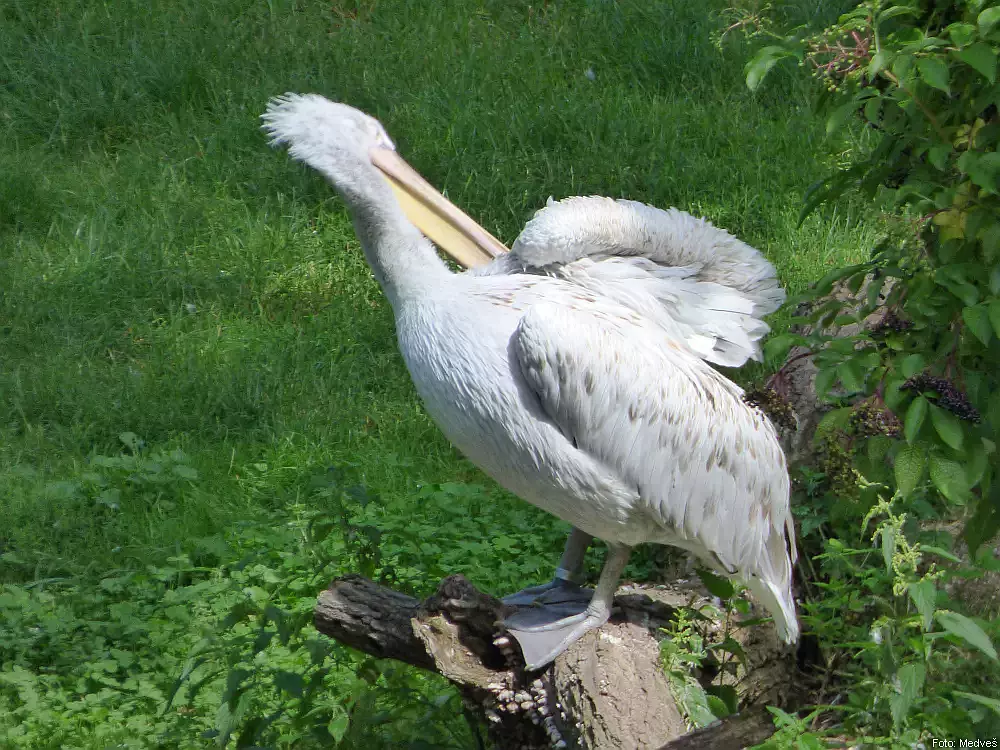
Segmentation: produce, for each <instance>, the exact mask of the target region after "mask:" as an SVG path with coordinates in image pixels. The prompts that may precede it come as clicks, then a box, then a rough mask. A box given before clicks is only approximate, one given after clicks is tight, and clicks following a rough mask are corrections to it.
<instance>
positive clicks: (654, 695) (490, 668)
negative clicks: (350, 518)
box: [314, 575, 794, 750]
mask: <svg viewBox="0 0 1000 750" xmlns="http://www.w3.org/2000/svg"><path fill="white" fill-rule="evenodd" d="M707 601H708V599H707V597H706V595H705V592H703V591H702V590H701V589H700V586H698V585H695V584H684V583H682V584H678V585H676V586H672V587H664V586H655V587H654V586H648V587H629V588H622V589H620V590H619V592H618V595H617V596H616V600H615V602H616V615H615V616H614V617H613V618H612V620H611V621H610V622H609V623H607V624H606V625H604V626H603V627H601V628H599V629H597V630H594V631H592V632H590V633H588V634H587V635H586V636H584V638H582V639H581V640H580V641H579V642H577V643H576V644H574V645H573V646H572V647H571V648H570V649H568V650H567V651H566V652H565V653H564V654H562V655H561V656H560V657H559V658H557V659H556V661H555V663H554V664H552V665H550V666H549V667H548V668H546V669H544V670H541V671H539V672H535V673H527V672H526V671H525V670H524V663H523V661H522V660H521V656H520V653H519V652H518V650H517V646H516V642H515V641H513V639H510V638H508V637H507V636H505V635H504V633H503V632H502V628H501V627H500V626H499V625H498V624H497V623H498V621H499V620H501V619H502V618H503V617H504V615H505V613H506V612H507V611H508V610H507V608H506V607H505V605H504V604H503V603H502V602H500V601H499V600H498V599H496V598H494V597H492V596H490V595H488V594H485V593H483V592H481V591H479V590H478V589H476V588H475V587H474V586H473V585H472V584H470V583H469V582H468V581H467V580H466V579H465V578H463V577H462V576H459V575H454V576H449V577H448V578H445V579H444V580H443V581H442V582H441V584H440V585H439V587H438V590H437V592H436V593H435V594H434V595H432V596H430V597H429V598H428V599H426V600H425V601H423V602H421V601H419V600H417V599H415V598H413V597H410V596H407V595H405V594H401V593H399V592H397V591H393V590H392V589H389V588H386V587H384V586H381V585H379V584H377V583H374V582H373V581H370V580H368V579H366V578H362V577H361V576H357V575H348V576H345V577H343V578H339V579H337V580H335V581H333V583H331V585H330V588H329V589H328V590H327V591H324V592H323V593H322V594H320V596H319V600H318V603H317V605H316V609H315V613H314V620H315V624H316V628H317V629H318V630H319V631H320V632H321V633H324V634H326V635H328V636H329V637H331V638H334V639H335V640H337V641H338V642H340V643H342V644H344V645H346V646H350V647H352V648H356V649H358V650H360V651H363V652H365V653H367V654H370V655H372V656H375V657H378V658H390V659H396V660H399V661H402V662H406V663H407V664H411V665H413V666H415V667H419V668H421V669H427V670H431V671H434V672H437V673H439V674H441V675H443V676H444V677H446V678H447V679H448V680H450V681H451V682H452V683H453V684H454V685H455V686H456V687H457V688H458V690H459V692H460V693H461V695H462V697H463V699H464V701H465V703H466V706H467V707H468V708H469V709H470V710H471V711H472V712H473V713H475V714H476V715H478V716H479V717H480V718H481V719H482V720H483V722H484V723H485V725H486V726H487V727H488V734H489V737H490V740H491V741H492V743H493V745H494V747H496V748H498V750H514V749H515V748H516V749H517V750H522V749H534V748H538V749H539V750H541V749H543V748H567V747H573V748H581V749H584V750H640V749H643V748H649V749H650V750H652V749H653V748H661V747H666V748H670V750H684V748H688V747H696V746H697V747H719V748H733V750H735V748H737V747H743V746H749V745H752V744H755V743H757V742H760V741H761V740H762V739H763V737H766V736H767V735H766V734H763V735H762V731H764V727H765V726H766V727H769V722H767V721H764V722H762V721H760V720H759V718H758V720H756V721H755V722H753V723H752V724H747V723H746V722H745V720H744V721H743V722H742V723H741V722H739V721H735V720H728V721H725V722H720V723H718V724H716V725H712V726H710V727H707V728H705V729H702V730H699V732H700V733H699V734H698V735H697V736H699V737H700V739H699V742H700V743H702V744H699V745H691V744H687V745H676V746H675V745H673V744H667V743H670V742H671V741H679V740H678V738H682V737H684V736H685V735H687V733H688V727H687V725H686V723H685V721H684V718H683V717H682V715H681V712H680V710H679V709H678V707H677V705H676V703H675V701H674V697H673V695H672V693H671V690H670V685H669V682H668V680H667V678H666V676H665V675H664V672H663V669H662V667H661V665H660V659H659V645H658V640H657V636H658V635H659V636H662V628H664V627H665V626H667V625H668V624H669V623H670V621H671V620H672V619H673V617H674V615H675V611H676V608H677V607H679V606H684V605H687V604H690V603H694V604H695V605H696V606H699V603H707ZM737 637H739V636H737ZM744 637H745V638H747V639H752V641H753V644H752V645H751V643H750V642H749V640H748V641H747V644H746V645H747V647H748V648H747V651H748V654H749V656H750V657H751V658H750V664H751V667H750V670H749V672H748V673H747V674H744V675H743V677H742V679H741V680H740V681H739V682H738V683H737V684H736V688H737V691H738V693H739V694H740V695H741V697H745V698H747V699H748V700H755V701H764V700H768V701H775V700H778V701H780V700H782V698H783V697H784V695H785V694H786V692H787V689H788V686H789V685H790V683H791V679H790V678H791V674H792V672H793V670H794V664H793V662H792V660H791V657H790V655H789V653H788V652H787V650H785V649H782V648H781V646H780V644H779V641H778V640H777V637H776V635H775V634H774V632H773V627H771V626H758V627H756V628H752V629H749V630H747V631H745V634H744ZM739 716H743V714H740V715H739ZM754 716H758V714H754ZM772 731H773V730H772ZM768 733H769V732H768ZM740 742H745V745H741V744H739V743H740Z"/></svg>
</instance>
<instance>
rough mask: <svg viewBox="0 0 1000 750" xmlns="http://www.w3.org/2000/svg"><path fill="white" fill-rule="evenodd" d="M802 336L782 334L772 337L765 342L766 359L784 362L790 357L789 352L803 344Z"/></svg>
mask: <svg viewBox="0 0 1000 750" xmlns="http://www.w3.org/2000/svg"><path fill="white" fill-rule="evenodd" d="M802 340H803V339H802V336H799V335H797V334H794V333H782V334H780V335H778V336H771V338H769V339H768V340H767V341H765V342H764V359H767V360H779V359H780V360H783V359H785V357H787V356H788V352H789V350H790V349H791V348H792V347H793V346H798V345H800V344H801V343H802Z"/></svg>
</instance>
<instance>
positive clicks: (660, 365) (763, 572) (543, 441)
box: [263, 94, 798, 669]
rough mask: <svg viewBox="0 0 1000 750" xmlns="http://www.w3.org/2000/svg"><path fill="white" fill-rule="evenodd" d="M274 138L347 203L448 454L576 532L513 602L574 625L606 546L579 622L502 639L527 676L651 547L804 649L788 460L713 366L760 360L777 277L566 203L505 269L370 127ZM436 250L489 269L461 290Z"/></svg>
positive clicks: (722, 253)
mask: <svg viewBox="0 0 1000 750" xmlns="http://www.w3.org/2000/svg"><path fill="white" fill-rule="evenodd" d="M263 121H264V129H265V130H266V131H267V133H268V135H269V136H270V138H271V144H272V145H279V144H287V145H288V146H289V152H290V154H291V155H292V157H294V158H295V159H297V160H299V161H302V162H305V163H306V164H308V165H309V166H311V167H313V168H314V169H316V170H318V171H319V172H321V173H322V174H323V175H324V176H325V177H326V178H327V179H328V180H329V181H330V182H331V183H332V184H333V186H334V187H335V188H336V189H337V191H338V192H339V193H340V195H341V196H342V197H343V199H344V201H345V202H346V204H347V206H348V208H349V209H350V212H351V215H352V217H353V220H354V226H355V230H356V231H357V234H358V238H359V239H360V241H361V245H362V247H363V248H364V252H365V256H366V258H367V259H368V262H369V264H370V265H371V268H372V271H373V272H374V274H375V277H376V279H378V282H379V283H380V284H381V286H382V289H383V290H384V292H385V295H386V297H388V299H389V302H390V303H391V304H392V309H393V312H394V314H395V320H396V334H397V337H398V341H399V348H400V351H401V352H402V355H403V359H404V360H405V362H406V366H407V368H408V369H409V371H410V375H411V377H412V378H413V383H414V385H415V386H416V388H417V391H418V393H419V394H420V396H421V398H422V399H423V402H424V404H425V406H426V408H427V411H428V413H429V414H430V415H431V416H432V417H433V418H434V420H435V421H436V422H437V424H438V425H439V426H440V428H441V429H442V431H443V432H444V434H445V435H446V436H447V437H448V439H449V440H450V441H451V442H452V443H453V444H454V445H455V446H456V447H457V448H458V449H459V450H460V451H462V453H464V454H465V455H466V456H467V457H468V458H469V459H470V460H472V461H473V462H474V463H475V464H477V465H478V466H479V467H480V468H481V469H482V470H483V471H485V472H486V473H487V474H489V475H490V476H491V477H493V478H494V479H495V480H496V481H497V482H499V483H500V484H501V485H502V486H504V487H505V488H507V489H508V490H510V491H511V492H513V493H515V494H517V495H519V496H520V497H521V498H523V499H525V500H527V501H528V502H531V503H533V504H534V505H536V506H538V507H539V508H542V509H543V510H546V511H548V512H549V513H552V514H554V515H556V516H558V517H559V518H561V519H563V520H564V521H566V522H568V523H570V524H572V526H573V527H574V531H573V533H572V534H571V535H570V538H569V541H568V542H567V544H566V550H565V552H564V554H563V558H562V560H561V561H560V564H559V567H558V568H557V570H556V576H555V579H554V580H553V581H552V583H550V584H547V585H545V586H538V587H534V588H532V589H526V590H525V591H523V592H521V593H520V594H518V595H515V596H513V597H510V598H509V599H508V601H510V602H514V603H517V604H524V603H526V602H530V601H532V600H537V601H539V602H542V603H548V604H553V603H554V604H557V605H560V604H561V605H563V606H564V609H563V610H562V612H563V614H566V612H567V610H566V609H565V605H566V602H567V601H568V600H572V599H574V598H579V594H580V591H581V589H578V588H575V584H574V583H573V581H574V579H576V578H577V577H578V575H579V573H580V571H581V568H582V563H583V554H584V552H585V550H586V548H587V545H588V544H589V543H590V541H591V538H592V537H597V538H599V539H602V540H604V541H605V542H606V543H607V545H608V555H607V560H606V562H605V565H604V569H603V571H602V572H601V575H600V579H599V581H598V583H597V586H596V588H595V590H594V591H593V595H592V596H590V594H589V592H588V593H587V597H588V599H589V604H588V605H587V606H586V607H585V608H584V607H582V606H577V607H576V608H575V609H573V608H572V607H571V608H570V609H569V610H568V612H569V614H568V615H567V616H565V617H561V618H560V619H558V620H557V621H555V622H552V621H551V619H552V618H548V620H549V621H545V620H544V619H543V621H542V622H541V624H539V622H538V618H534V619H533V617H532V612H533V611H534V612H537V610H532V608H530V607H528V608H525V610H524V611H526V612H527V616H526V618H522V619H520V620H518V619H517V617H518V615H515V616H514V617H513V618H511V620H509V621H508V622H507V624H508V627H509V628H510V629H511V630H512V632H515V634H517V635H518V640H519V641H520V643H521V645H522V650H523V651H524V655H525V661H526V662H527V665H528V668H529V669H536V668H539V667H542V666H544V665H546V664H548V663H549V662H551V661H552V660H553V659H554V658H555V657H556V656H557V655H558V654H559V653H560V652H562V651H563V650H564V649H565V648H567V647H568V646H569V645H570V644H571V643H573V642H574V641H575V640H577V639H578V638H580V637H581V636H582V635H583V634H584V633H586V632H587V631H588V630H590V629H591V628H594V627H597V626H600V625H602V624H604V623H605V622H606V621H607V620H608V617H609V615H610V613H611V608H612V602H613V596H614V592H615V589H616V588H617V584H618V581H619V579H620V577H621V574H622V571H623V569H624V568H625V564H626V562H627V561H628V557H629V553H630V551H631V548H632V547H634V546H635V545H637V544H640V543H642V542H655V543H658V544H669V545H673V546H676V547H680V548H683V549H685V550H688V551H690V552H692V553H694V554H695V555H696V556H697V557H698V558H699V559H700V560H702V561H703V562H704V563H705V564H707V565H709V566H711V567H712V568H714V569H716V570H718V571H720V572H722V573H724V574H726V575H728V576H730V577H732V578H734V579H738V580H740V581H742V582H745V583H746V585H747V586H748V587H749V588H750V590H751V591H752V592H753V593H754V595H755V596H756V597H757V598H758V599H759V600H760V601H761V603H762V604H763V605H764V606H765V607H766V608H767V610H768V611H769V612H770V613H771V615H772V616H773V617H774V620H775V623H776V625H777V628H778V632H779V634H780V636H781V637H782V638H783V639H784V640H785V641H786V642H789V643H791V642H794V641H795V640H796V639H797V638H798V624H797V622H796V619H795V605H794V601H793V599H792V591H791V563H792V561H793V560H794V555H795V539H794V529H793V526H792V518H791V514H790V512H789V480H788V472H787V468H786V465H785V458H784V454H783V453H782V450H781V447H780V445H779V443H778V438H777V436H776V434H775V430H774V428H773V427H772V425H771V423H770V422H769V421H768V420H767V418H766V417H765V416H764V415H762V414H761V413H760V412H759V411H757V410H755V409H753V408H751V407H750V406H748V405H747V404H746V403H745V402H744V401H743V400H742V398H741V397H742V390H741V389H740V388H739V387H738V386H736V385H735V384H734V383H732V382H730V381H729V380H727V379H726V378H724V377H723V376H722V375H720V374H719V373H718V372H716V371H715V370H714V369H712V367H710V366H709V365H708V364H707V363H706V361H707V362H714V363H718V364H722V365H727V366H736V365H740V364H742V363H743V362H745V361H746V360H747V359H748V358H751V357H753V358H759V346H758V341H759V339H760V338H761V337H762V336H763V335H764V334H765V333H766V332H767V330H768V328H767V326H766V325H765V324H764V323H763V322H762V320H761V316H762V315H764V314H767V313H769V312H772V311H773V310H775V309H776V308H777V307H778V306H779V305H780V304H781V302H782V301H783V299H784V292H783V291H782V289H781V288H780V287H779V286H778V284H777V281H776V279H775V274H774V268H773V267H772V266H771V264H770V263H768V262H767V260H765V259H764V258H763V257H762V256H761V255H760V254H759V253H758V252H757V251H756V250H754V249H753V248H751V247H749V246H748V245H745V244H744V243H742V242H740V241H739V240H737V239H736V238H734V237H733V236H731V235H730V234H728V233H727V232H725V231H723V230H721V229H717V228H715V227H713V226H712V225H711V224H709V223H708V222H706V221H704V220H701V219H696V218H694V217H692V216H690V215H688V214H686V213H683V212H681V211H677V210H675V209H671V210H669V211H662V210H659V209H656V208H652V207H650V206H645V205H642V204H639V203H634V202H631V201H624V200H611V199H608V198H569V199H566V200H563V201H559V202H552V201H551V200H550V202H549V204H548V206H547V207H546V208H544V209H542V210H541V211H539V212H538V213H537V214H535V217H534V218H533V219H532V220H531V221H529V222H528V224H527V226H526V227H525V228H524V231H523V232H522V233H521V235H520V236H519V237H518V238H517V241H516V242H515V243H514V246H513V248H512V250H511V252H510V253H505V252H503V251H504V250H505V248H504V247H503V245H501V244H500V243H499V242H498V241H497V240H495V239H494V238H493V237H491V236H490V235H489V234H488V233H486V232H485V230H483V229H482V228H481V227H479V226H478V225H476V224H475V222H473V221H472V220H471V219H469V218H468V217H467V216H465V215H464V214H462V213H461V212H460V211H459V210H458V209H457V208H455V207H454V206H453V205H452V204H450V203H448V202H447V200H445V199H444V197H443V196H441V195H440V194H439V193H437V192H436V191H434V190H433V188H431V187H430V186H429V185H428V184H427V183H426V182H424V181H423V180H422V179H421V178H420V177H419V176H418V175H417V174H416V172H415V171H413V170H412V168H410V167H408V165H406V163H405V162H404V161H402V159H400V158H399V157H398V156H397V155H396V153H395V147H394V145H393V143H392V141H391V140H390V139H389V136H388V135H387V134H386V132H385V130H384V129H383V128H382V126H381V125H380V124H379V123H378V121H376V120H374V119H373V118H371V117H369V116H368V115H366V114H364V113H362V112H359V111H358V110H356V109H353V108H351V107H349V106H347V105H344V104H335V103H333V102H330V101H328V100H326V99H324V98H323V97H321V96H317V95H304V96H303V95H297V94H286V95H284V96H281V97H277V98H275V99H273V100H271V102H270V103H269V106H268V109H267V112H266V113H265V114H264V115H263ZM386 177H388V178H389V180H387V179H386ZM418 227H419V228H418ZM421 230H423V232H424V233H426V234H427V236H428V237H430V238H431V239H434V240H435V241H436V242H438V243H439V244H441V245H442V247H443V248H445V249H446V250H447V251H448V252H450V253H451V254H452V256H453V257H455V258H456V259H457V260H458V261H459V262H461V263H463V264H464V265H466V266H479V267H477V268H473V270H470V271H466V272H464V273H453V272H452V271H451V270H450V269H449V267H448V265H447V264H446V263H445V262H444V261H443V260H442V259H441V258H440V257H439V256H438V255H437V253H436V251H435V248H434V245H433V244H432V243H431V242H430V241H429V240H428V239H427V238H426V237H425V236H424V234H423V233H422V232H421ZM494 256H495V257H494ZM557 609H558V607H557ZM581 610H582V611H581ZM519 614H520V613H519ZM533 634H534V635H536V636H537V639H536V640H532V638H531V636H532V635H533Z"/></svg>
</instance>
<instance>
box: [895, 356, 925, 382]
mask: <svg viewBox="0 0 1000 750" xmlns="http://www.w3.org/2000/svg"><path fill="white" fill-rule="evenodd" d="M899 369H900V370H901V371H902V373H903V377H906V378H912V377H913V376H914V375H916V374H917V373H918V372H922V371H923V369H924V357H923V355H921V354H911V355H910V356H908V357H903V361H902V362H900V363H899Z"/></svg>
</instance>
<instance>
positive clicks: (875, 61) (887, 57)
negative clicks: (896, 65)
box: [868, 49, 895, 78]
mask: <svg viewBox="0 0 1000 750" xmlns="http://www.w3.org/2000/svg"><path fill="white" fill-rule="evenodd" d="M893 55H895V53H894V52H891V51H890V50H887V49H880V50H879V51H878V52H876V53H875V56H874V57H872V61H871V62H870V63H868V77H869V78H874V77H875V76H877V75H878V73H879V71H881V70H882V69H883V68H885V66H886V65H888V64H889V63H891V62H892V58H893Z"/></svg>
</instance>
